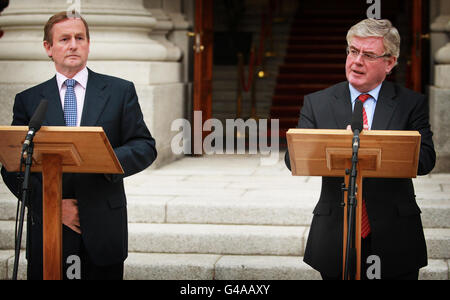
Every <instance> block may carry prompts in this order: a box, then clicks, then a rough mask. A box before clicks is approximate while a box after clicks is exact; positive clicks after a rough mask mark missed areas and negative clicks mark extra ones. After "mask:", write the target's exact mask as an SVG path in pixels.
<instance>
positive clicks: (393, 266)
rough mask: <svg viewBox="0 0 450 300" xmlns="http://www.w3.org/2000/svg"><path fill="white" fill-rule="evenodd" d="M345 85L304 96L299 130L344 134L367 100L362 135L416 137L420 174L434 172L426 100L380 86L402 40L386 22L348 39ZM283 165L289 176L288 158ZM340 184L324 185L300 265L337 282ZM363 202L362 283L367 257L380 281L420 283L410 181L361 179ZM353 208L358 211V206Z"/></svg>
mask: <svg viewBox="0 0 450 300" xmlns="http://www.w3.org/2000/svg"><path fill="white" fill-rule="evenodd" d="M347 42H348V50H347V53H348V56H347V61H346V76H347V80H348V81H346V82H342V83H339V84H336V85H334V86H332V87H330V88H327V89H325V90H322V91H319V92H316V93H313V94H310V95H307V96H305V99H304V106H303V108H302V110H301V113H300V119H299V124H298V127H299V128H318V129H346V128H347V129H348V128H349V124H350V123H351V119H352V108H353V106H354V103H355V101H356V99H357V98H359V97H360V95H364V94H367V95H368V96H367V98H368V99H367V100H365V102H364V111H365V113H366V115H367V118H366V119H367V124H365V129H366V130H368V129H369V130H417V131H419V133H420V134H421V148H420V157H419V167H418V175H425V174H428V173H429V172H431V170H432V169H433V168H434V164H435V160H436V154H435V151H434V145H433V141H432V135H433V134H432V132H431V130H430V124H429V117H428V102H427V99H426V97H425V96H424V95H421V94H418V93H415V92H413V91H411V90H408V89H406V88H403V87H401V86H399V85H397V84H394V83H391V82H388V81H385V79H386V75H387V74H389V73H390V72H391V70H392V69H393V68H394V66H395V65H396V63H397V58H398V56H399V52H400V50H399V49H400V36H399V34H398V31H397V30H396V29H395V27H392V24H391V23H390V22H389V21H388V20H374V19H367V20H364V21H361V22H360V23H358V24H356V25H355V26H353V27H352V28H351V29H350V30H349V32H348V34H347ZM285 162H286V165H287V166H288V168H289V169H290V160H289V153H286V156H285ZM343 182H344V179H343V178H331V177H324V178H322V190H321V195H320V199H319V202H318V204H317V206H316V207H315V209H314V211H313V214H314V217H313V220H312V224H311V229H310V233H309V237H308V242H307V245H306V250H305V255H304V261H305V262H306V263H308V264H309V265H311V266H312V267H313V268H315V269H316V270H318V271H319V272H320V273H321V274H322V277H323V278H324V279H340V278H342V277H341V276H342V248H343V245H342V238H343V211H344V210H343V208H342V207H341V205H340V203H341V200H342V194H341V184H342V183H343ZM363 199H364V201H365V207H366V208H364V207H363V209H365V210H366V212H367V216H368V221H369V225H368V230H367V233H366V234H368V235H366V236H365V237H364V236H363V239H362V255H361V270H362V271H361V277H362V278H363V279H364V278H365V276H366V272H365V268H367V267H368V265H367V264H366V258H367V257H368V256H370V255H377V256H378V257H379V258H380V260H381V279H418V274H419V269H420V268H422V267H424V266H426V265H427V249H426V244H425V238H424V233H423V228H422V223H421V218H420V213H421V212H420V209H419V207H418V206H417V203H416V199H415V194H414V187H413V183H412V180H411V179H387V178H367V179H365V180H364V182H363ZM358 205H359V204H358Z"/></svg>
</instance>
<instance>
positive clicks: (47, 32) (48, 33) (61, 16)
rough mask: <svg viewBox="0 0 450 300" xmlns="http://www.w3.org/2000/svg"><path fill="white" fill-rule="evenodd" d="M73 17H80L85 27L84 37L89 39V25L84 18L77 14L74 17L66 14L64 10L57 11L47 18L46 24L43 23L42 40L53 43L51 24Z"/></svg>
mask: <svg viewBox="0 0 450 300" xmlns="http://www.w3.org/2000/svg"><path fill="white" fill-rule="evenodd" d="M73 18H79V19H81V21H83V23H84V27H85V28H86V38H87V40H88V41H89V40H90V37H89V26H88V24H87V22H86V20H85V19H84V18H83V17H82V16H79V15H77V16H76V17H73V16H68V15H67V12H66V11H62V12H59V13H57V14H55V15H53V16H51V17H50V19H48V21H47V24H45V26H44V41H46V42H48V43H49V44H50V45H53V26H54V25H55V24H57V23H60V22H62V21H65V20H68V19H73Z"/></svg>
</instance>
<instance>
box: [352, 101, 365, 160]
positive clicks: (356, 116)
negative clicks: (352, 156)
mask: <svg viewBox="0 0 450 300" xmlns="http://www.w3.org/2000/svg"><path fill="white" fill-rule="evenodd" d="M363 124H364V121H363V103H362V102H361V100H356V102H355V107H354V109H353V116H352V130H353V153H356V152H358V149H359V134H360V133H361V131H362V130H363Z"/></svg>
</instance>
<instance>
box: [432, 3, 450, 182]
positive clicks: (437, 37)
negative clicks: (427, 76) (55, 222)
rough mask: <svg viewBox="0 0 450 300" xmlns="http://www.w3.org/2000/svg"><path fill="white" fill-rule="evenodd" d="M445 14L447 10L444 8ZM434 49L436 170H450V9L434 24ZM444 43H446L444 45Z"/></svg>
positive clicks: (433, 93) (433, 97)
mask: <svg viewBox="0 0 450 300" xmlns="http://www.w3.org/2000/svg"><path fill="white" fill-rule="evenodd" d="M441 13H445V12H443V11H441ZM431 30H432V45H433V43H434V45H436V44H437V43H438V44H440V45H441V47H440V48H438V47H435V49H434V51H433V52H432V53H433V54H434V63H435V66H434V85H433V86H431V87H430V120H431V127H432V130H433V132H434V138H433V140H434V144H435V149H436V154H437V161H436V167H435V169H434V172H435V173H449V172H450V131H449V129H450V42H449V41H450V39H449V37H450V12H448V15H446V14H443V15H440V16H439V17H438V18H436V20H435V22H434V23H433V24H432V25H431ZM442 45H444V46H442ZM436 48H438V49H436ZM432 50H433V49H432Z"/></svg>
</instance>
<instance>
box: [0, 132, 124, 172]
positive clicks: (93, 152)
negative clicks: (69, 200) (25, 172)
mask: <svg viewBox="0 0 450 300" xmlns="http://www.w3.org/2000/svg"><path fill="white" fill-rule="evenodd" d="M27 132H28V127H27V126H0V141H1V143H0V162H1V163H2V165H3V166H5V168H6V170H8V171H9V172H17V171H18V170H19V167H20V154H21V149H22V144H23V142H24V140H25V136H26V134H27ZM33 142H34V153H33V166H32V172H42V157H43V156H44V155H59V156H61V157H62V164H63V172H64V173H105V174H123V170H122V167H121V166H120V163H119V160H118V159H117V157H116V155H115V153H114V150H113V149H112V147H111V144H110V143H109V140H108V138H107V137H106V134H105V132H104V131H103V129H102V128H101V127H65V126H62V127H60V126H42V127H41V129H40V130H39V131H38V132H37V133H36V136H35V137H34V140H33Z"/></svg>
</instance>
